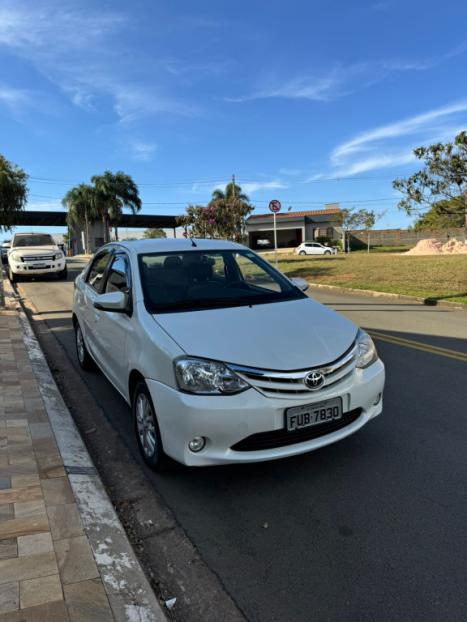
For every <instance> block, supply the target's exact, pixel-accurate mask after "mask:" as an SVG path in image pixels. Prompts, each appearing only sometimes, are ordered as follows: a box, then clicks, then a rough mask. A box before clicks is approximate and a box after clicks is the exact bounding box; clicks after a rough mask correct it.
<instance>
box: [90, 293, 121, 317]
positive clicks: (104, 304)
mask: <svg viewBox="0 0 467 622" xmlns="http://www.w3.org/2000/svg"><path fill="white" fill-rule="evenodd" d="M94 307H95V308H96V309H99V310H100V311H113V312H114V313H126V312H127V311H128V305H127V297H126V296H125V294H124V293H123V292H109V293H108V294H99V295H98V296H96V299H95V300H94Z"/></svg>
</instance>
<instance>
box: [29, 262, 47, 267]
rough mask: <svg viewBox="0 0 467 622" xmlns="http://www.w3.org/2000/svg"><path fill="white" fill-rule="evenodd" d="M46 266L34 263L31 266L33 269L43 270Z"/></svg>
mask: <svg viewBox="0 0 467 622" xmlns="http://www.w3.org/2000/svg"><path fill="white" fill-rule="evenodd" d="M46 266H47V264H45V263H35V264H33V265H32V267H33V268H45V267H46Z"/></svg>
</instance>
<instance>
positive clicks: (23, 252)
mask: <svg viewBox="0 0 467 622" xmlns="http://www.w3.org/2000/svg"><path fill="white" fill-rule="evenodd" d="M44 274H54V275H57V276H58V278H59V279H66V278H67V267H66V259H65V255H64V253H63V251H62V250H61V249H60V248H59V247H58V245H57V244H56V243H55V241H54V239H53V237H52V236H51V235H49V234H48V233H15V235H14V236H13V239H12V240H11V248H10V250H9V251H8V278H9V279H10V281H11V282H15V281H17V280H18V279H19V278H22V277H31V276H37V275H44Z"/></svg>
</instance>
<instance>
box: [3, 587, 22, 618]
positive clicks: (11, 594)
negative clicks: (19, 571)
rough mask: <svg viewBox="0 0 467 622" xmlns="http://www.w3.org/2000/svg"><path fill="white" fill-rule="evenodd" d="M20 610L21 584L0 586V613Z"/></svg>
mask: <svg viewBox="0 0 467 622" xmlns="http://www.w3.org/2000/svg"><path fill="white" fill-rule="evenodd" d="M17 609H19V583H18V581H12V582H11V583H3V584H2V585H0V613H5V612H7V611H16V610H17Z"/></svg>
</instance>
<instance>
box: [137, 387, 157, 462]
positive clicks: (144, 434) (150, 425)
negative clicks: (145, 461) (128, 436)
mask: <svg viewBox="0 0 467 622" xmlns="http://www.w3.org/2000/svg"><path fill="white" fill-rule="evenodd" d="M136 428H137V431H138V437H139V441H140V445H141V448H142V450H143V452H144V454H145V455H146V457H147V458H152V457H153V456H154V453H155V451H156V426H155V424H154V413H153V412H152V406H151V404H150V402H149V400H148V398H147V397H146V395H144V393H140V394H139V395H138V397H137V398H136Z"/></svg>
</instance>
